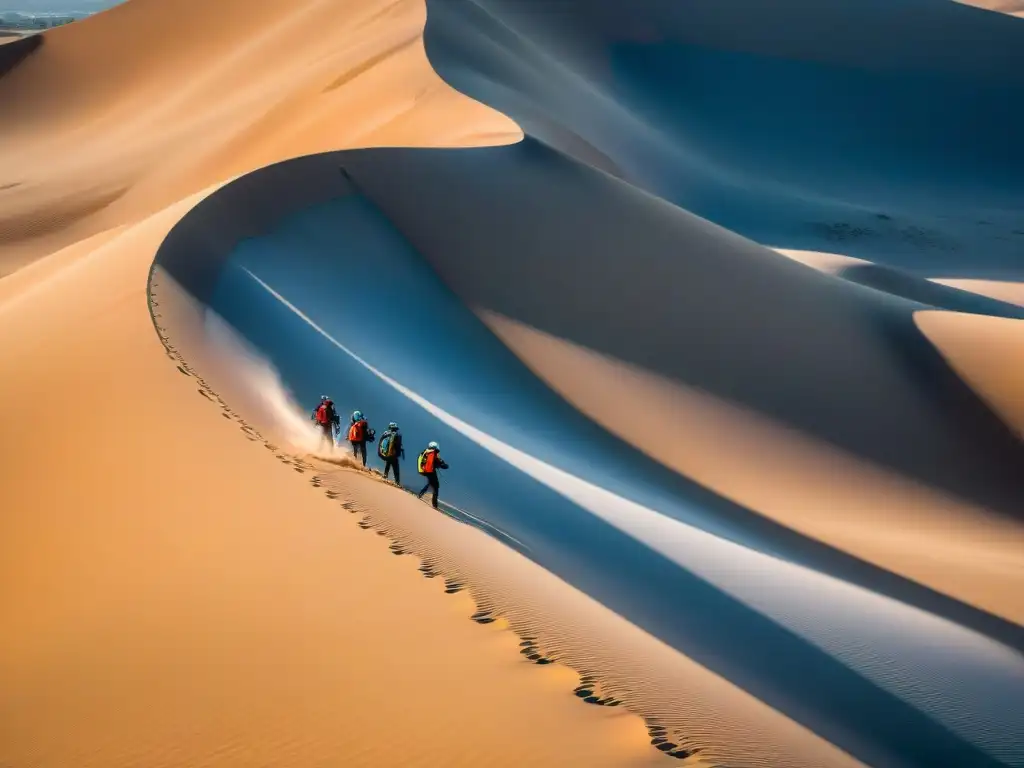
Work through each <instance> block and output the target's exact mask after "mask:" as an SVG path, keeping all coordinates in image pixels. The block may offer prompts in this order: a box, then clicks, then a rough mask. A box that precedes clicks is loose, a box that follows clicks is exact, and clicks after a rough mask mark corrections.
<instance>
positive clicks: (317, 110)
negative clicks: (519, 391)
mask: <svg viewBox="0 0 1024 768" xmlns="http://www.w3.org/2000/svg"><path fill="white" fill-rule="evenodd" d="M335 6H336V4H335V3H329V2H328V3H325V2H323V1H322V0H320V1H317V0H308V1H307V2H303V3H300V4H298V5H296V4H295V3H290V2H271V3H264V4H262V5H260V6H259V8H256V9H254V8H250V7H248V6H246V5H245V4H243V3H238V2H227V3H217V4H216V5H215V6H211V7H209V8H204V9H203V10H202V12H201V15H200V17H199V18H201V19H202V23H196V19H195V18H193V14H194V13H195V12H196V11H195V8H194V6H193V4H192V3H189V2H138V0H133V2H130V3H126V4H124V5H121V6H118V7H115V8H113V9H111V10H110V11H107V12H105V13H102V14H99V15H97V16H94V17H90V18H88V19H86V20H84V21H82V22H78V23H76V24H74V25H69V26H67V27H62V28H58V29H55V30H53V31H50V32H47V33H46V34H45V35H43V36H41V37H39V38H32V39H33V40H36V39H39V40H42V39H45V41H46V42H45V45H43V46H42V47H41V48H39V50H37V51H35V52H34V53H32V55H31V56H30V57H29V58H27V59H26V60H25V61H24V62H23V63H22V64H21V65H20V66H18V67H17V68H16V69H15V70H14V71H12V72H10V73H9V74H8V75H7V76H6V77H5V78H4V81H3V86H2V94H3V95H2V98H3V103H4V109H3V110H2V111H0V132H2V133H3V135H4V137H5V141H4V143H3V145H0V168H2V169H3V179H2V181H0V205H2V211H3V215H2V218H0V243H3V244H4V256H3V263H2V264H0V270H2V272H10V271H12V270H14V269H16V268H17V267H18V266H21V265H23V264H25V263H28V262H29V261H31V260H33V259H35V258H37V257H38V256H39V255H41V254H46V253H49V252H52V251H54V250H56V249H58V248H60V247H63V246H64V245H67V244H70V243H72V242H75V241H76V240H80V239H82V238H84V237H88V236H90V235H92V234H95V233H96V232H99V231H102V230H104V229H107V228H109V227H111V226H118V225H120V224H122V223H124V222H125V221H136V220H139V219H140V218H141V217H144V216H145V215H147V214H150V213H153V212H155V211H157V210H160V209H162V208H163V207H165V206H167V205H169V204H171V203H174V202H176V201H177V200H179V199H181V198H182V197H184V196H187V195H189V194H192V193H194V192H196V191H198V190H200V189H204V188H206V187H207V186H209V185H211V184H214V183H217V182H219V181H222V180H225V179H228V178H232V177H233V176H235V175H237V174H240V173H245V172H246V171H250V170H252V169H254V168H257V167H259V166H261V165H266V164H267V163H271V162H274V161H275V160H279V159H281V158H284V157H292V156H297V155H302V154H307V153H311V152H318V151H324V150H328V149H335V148H338V147H342V146H359V145H377V146H380V145H389V144H394V145H412V146H419V145H424V144H425V145H427V146H437V145H441V146H443V145H456V144H466V143H481V142H483V143H487V144H493V143H500V142H501V141H514V140H516V139H517V138H518V137H519V135H520V132H519V130H518V128H517V127H516V126H515V125H514V124H513V123H512V122H511V121H510V120H508V119H507V118H504V117H502V116H501V115H498V114H496V113H494V112H492V111H490V110H488V109H486V108H484V107H482V106H481V105H479V104H477V103H475V102H473V101H470V100H469V99H466V98H463V97H460V96H459V95H457V94H456V93H455V92H453V91H452V90H451V89H450V88H447V87H445V86H444V84H443V83H442V82H441V80H440V79H439V78H438V77H437V76H436V75H435V74H434V73H433V71H432V69H431V68H430V66H429V64H428V63H427V61H426V58H425V56H424V51H423V46H422V43H421V42H420V33H421V30H422V27H423V23H424V16H425V14H424V10H425V9H424V8H423V5H422V3H417V2H401V3H390V4H389V3H383V2H379V3H378V2H366V3H355V4H346V5H345V6H344V8H341V9H339V8H337V7H335ZM328 9H329V12H330V15H331V19H332V23H331V26H330V30H329V31H327V30H324V29H323V24H322V16H323V13H325V12H327V11H328ZM282 38H290V39H292V40H302V41H303V43H302V44H301V45H294V46H287V45H281V40H282ZM183 41H185V42H184V43H183ZM100 49H102V50H103V51H104V55H103V56H102V57H100V56H97V55H96V51H97V50H100ZM256 72H258V73H260V75H259V77H255V76H254V73H256ZM154 94H158V95H159V96H158V97H156V98H155V97H154ZM425 137H428V138H425ZM9 185H14V186H9Z"/></svg>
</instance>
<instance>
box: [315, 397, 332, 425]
mask: <svg viewBox="0 0 1024 768" xmlns="http://www.w3.org/2000/svg"><path fill="white" fill-rule="evenodd" d="M316 423H317V424H319V425H320V426H322V427H326V426H327V425H328V424H330V423H331V415H330V408H329V407H328V404H327V403H320V407H319V408H317V409H316Z"/></svg>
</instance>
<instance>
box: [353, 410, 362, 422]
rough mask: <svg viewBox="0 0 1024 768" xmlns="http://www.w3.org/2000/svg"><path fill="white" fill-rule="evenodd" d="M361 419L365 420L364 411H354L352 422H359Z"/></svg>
mask: <svg viewBox="0 0 1024 768" xmlns="http://www.w3.org/2000/svg"><path fill="white" fill-rule="evenodd" d="M361 418H363V412H362V411H352V421H359V420H360V419H361Z"/></svg>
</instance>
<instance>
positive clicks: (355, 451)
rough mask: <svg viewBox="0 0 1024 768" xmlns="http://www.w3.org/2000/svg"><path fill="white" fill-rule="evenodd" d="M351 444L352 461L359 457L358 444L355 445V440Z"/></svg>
mask: <svg viewBox="0 0 1024 768" xmlns="http://www.w3.org/2000/svg"><path fill="white" fill-rule="evenodd" d="M351 442H352V458H353V459H354V458H357V457H358V456H359V443H357V442H356V441H355V440H353V441H351Z"/></svg>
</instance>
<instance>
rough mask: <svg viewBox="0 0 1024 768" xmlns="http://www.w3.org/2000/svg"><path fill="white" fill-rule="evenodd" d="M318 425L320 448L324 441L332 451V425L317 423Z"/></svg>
mask: <svg viewBox="0 0 1024 768" xmlns="http://www.w3.org/2000/svg"><path fill="white" fill-rule="evenodd" d="M317 426H318V427H320V448H321V449H322V448H323V447H324V443H327V447H328V449H329V450H330V451H331V452H332V453H333V452H334V425H333V424H317Z"/></svg>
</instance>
